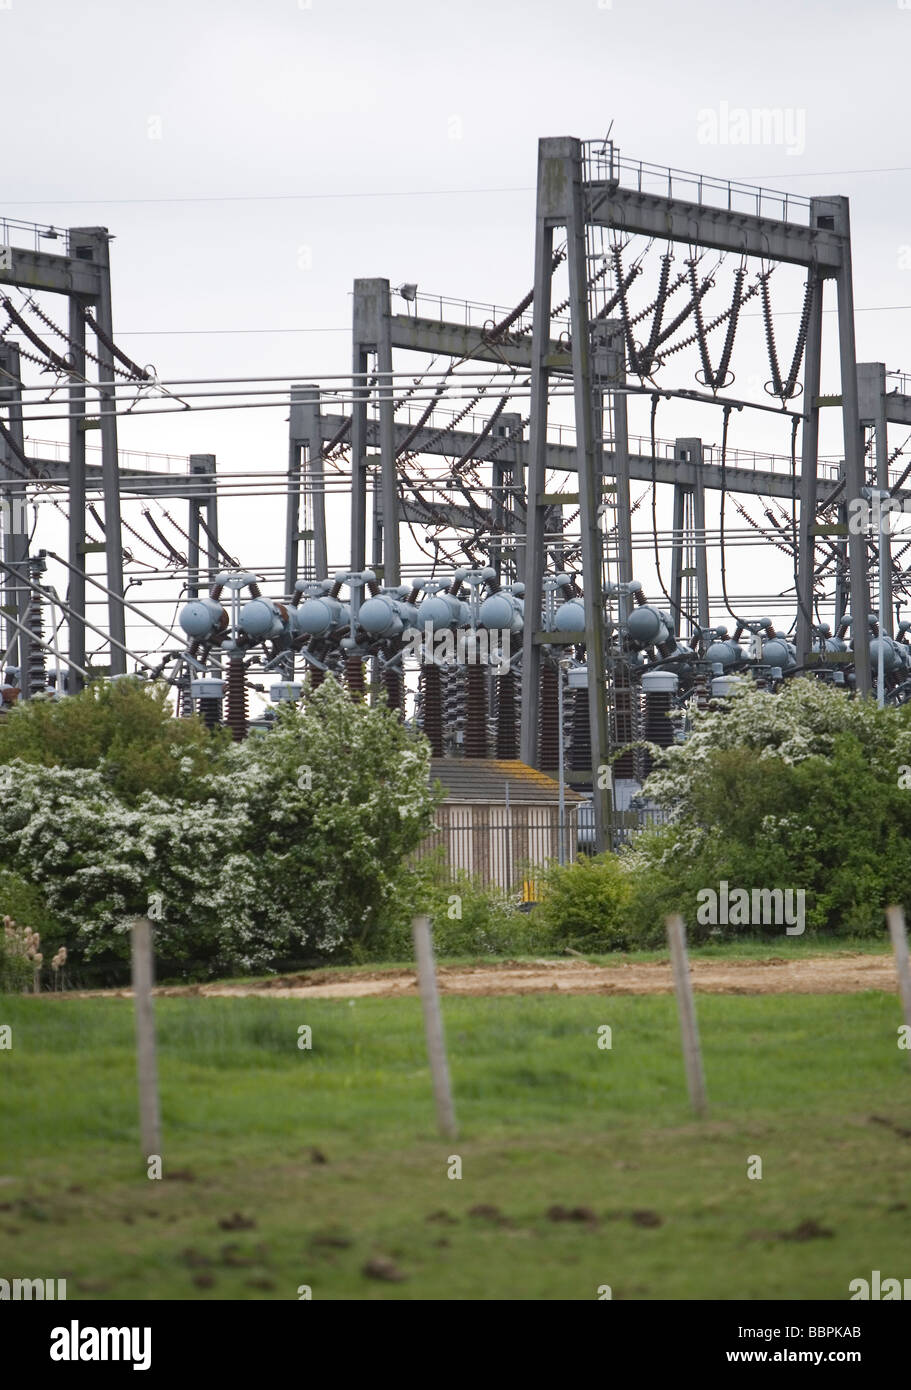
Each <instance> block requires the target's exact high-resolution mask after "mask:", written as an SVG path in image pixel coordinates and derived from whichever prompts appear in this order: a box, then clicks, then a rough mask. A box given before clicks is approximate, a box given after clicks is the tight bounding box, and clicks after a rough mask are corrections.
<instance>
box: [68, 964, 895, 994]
mask: <svg viewBox="0 0 911 1390" xmlns="http://www.w3.org/2000/svg"><path fill="white" fill-rule="evenodd" d="M691 973H692V977H693V984H694V986H695V988H696V989H697V990H698V991H700V992H701V993H703V994H854V993H856V992H857V991H859V990H865V989H880V990H886V991H888V992H890V993H894V992H895V991H896V989H897V981H896V974H895V964H894V961H893V959H892V956H891V955H866V954H864V953H862V952H843V953H840V954H838V955H831V956H808V957H804V958H802V959H796V960H787V959H786V958H785V957H784V956H768V957H767V958H765V959H761V960H720V959H719V960H695V961H693V962H692V963H691ZM439 980H440V990H441V992H442V993H443V994H461V995H481V996H484V995H503V994H541V993H553V992H554V991H557V992H559V993H563V994H669V993H671V991H672V989H673V984H672V981H671V969H670V963H669V962H668V961H667V960H660V961H653V962H649V963H647V964H643V963H642V962H635V963H624V962H623V961H618V962H617V964H615V965H613V964H612V965H589V964H588V963H587V962H586V961H583V960H569V961H567V960H537V961H524V962H519V961H509V962H506V963H505V964H497V965H472V966H443V967H441V969H440V971H439ZM97 993H103V994H107V995H114V996H122V997H126V996H127V995H129V993H130V991H129V990H104V991H97ZM416 993H417V980H416V977H415V975H414V973H413V971H410V970H373V971H352V972H351V973H350V974H347V975H346V974H344V973H336V972H332V973H331V974H330V973H329V972H325V971H314V972H313V973H311V974H304V975H293V976H279V977H277V978H276V979H275V980H269V981H266V982H258V983H256V984H249V985H247V984H242V983H241V984H237V985H187V986H180V987H177V986H175V987H171V988H168V987H165V988H162V989H158V990H156V994H159V995H219V996H227V997H232V996H233V997H235V998H238V997H244V996H247V995H261V996H270V997H272V998H274V999H302V998H307V999H363V998H367V997H374V998H384V999H395V998H401V997H402V996H403V995H414V994H416ZM60 997H69V998H73V995H72V994H70V995H68V996H60Z"/></svg>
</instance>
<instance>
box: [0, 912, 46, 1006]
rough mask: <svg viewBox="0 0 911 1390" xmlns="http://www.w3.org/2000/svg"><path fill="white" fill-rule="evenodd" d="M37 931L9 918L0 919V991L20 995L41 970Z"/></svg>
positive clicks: (41, 957)
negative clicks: (0, 920)
mask: <svg viewBox="0 0 911 1390" xmlns="http://www.w3.org/2000/svg"><path fill="white" fill-rule="evenodd" d="M40 944H41V943H40V940H39V937H38V933H37V932H33V931H31V930H30V929H29V928H28V927H20V926H18V925H17V923H16V922H14V921H13V919H12V917H4V918H3V921H2V922H0V994H20V993H21V992H22V991H23V990H24V989H27V988H28V986H29V985H30V984H31V982H32V978H33V976H34V973H35V971H36V970H40V968H41V963H42V960H43V956H42V955H41V952H40V951H39V950H38V947H39V945H40Z"/></svg>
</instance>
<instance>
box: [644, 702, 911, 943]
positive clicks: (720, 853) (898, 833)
mask: <svg viewBox="0 0 911 1390" xmlns="http://www.w3.org/2000/svg"><path fill="white" fill-rule="evenodd" d="M658 763H659V766H658V768H657V769H656V771H655V772H654V773H653V774H652V776H651V777H650V778H649V780H648V782H647V783H646V786H645V794H646V795H648V796H650V797H651V798H652V799H653V800H654V801H656V802H657V803H658V804H659V805H664V806H666V807H667V808H668V809H670V810H672V811H673V814H674V820H673V822H672V823H671V824H669V825H665V826H662V827H660V828H659V829H657V830H654V831H650V832H647V833H644V834H642V835H640V836H639V837H638V838H637V840H636V842H635V846H634V848H633V849H632V850H631V851H630V852H628V853H627V854H626V855H625V856H624V862H625V867H626V869H627V871H628V873H629V876H630V882H631V886H632V889H633V896H632V902H631V917H630V925H631V930H632V932H633V935H634V936H635V938H636V939H637V940H640V941H642V942H643V943H647V942H651V941H656V942H657V941H660V940H663V935H664V915H665V913H667V912H674V911H679V912H681V913H682V914H683V916H684V918H685V920H686V922H687V928H688V933H689V935H690V937H691V939H693V940H700V939H705V938H706V937H708V936H709V935H712V936H715V937H722V936H729V937H730V936H736V935H738V934H744V933H749V932H753V933H755V932H756V931H757V926H756V925H753V926H751V927H739V926H734V925H729V926H725V925H723V924H720V923H719V924H714V925H713V924H700V923H699V922H698V920H697V916H696V912H697V894H698V893H699V892H700V891H701V890H703V889H705V888H713V889H715V890H717V889H718V887H719V885H720V883H721V882H722V881H726V882H727V883H728V884H729V885H730V888H731V889H733V888H734V887H735V886H736V887H743V888H746V889H748V890H752V889H756V888H768V889H774V888H781V889H788V888H790V889H793V890H801V889H802V890H803V891H804V893H805V895H806V897H805V903H806V926H807V928H808V929H809V930H810V931H819V932H826V933H830V934H834V935H839V934H852V935H865V934H871V935H872V934H876V933H879V932H880V931H881V930H882V914H883V909H884V907H885V906H887V904H888V903H889V902H890V901H901V900H902V898H903V897H904V894H905V891H906V885H907V883H908V881H909V873H911V794H909V790H907V789H906V788H905V787H904V786H902V785H901V782H902V780H904V779H903V777H902V768H903V767H905V768H906V769H907V768H908V765H909V764H911V707H909V706H903V707H900V708H886V709H883V710H879V709H877V707H876V705H875V704H874V703H873V702H872V701H870V700H858V699H852V698H851V697H850V696H848V695H847V694H845V693H843V692H840V691H835V690H832V689H831V688H829V687H827V686H824V685H822V684H820V683H818V682H815V681H809V680H795V681H792V682H789V683H788V684H787V685H786V686H785V687H784V689H783V690H782V691H781V692H780V693H779V694H777V695H773V694H771V693H769V692H767V691H760V690H756V689H755V688H752V689H750V688H748V689H747V690H745V691H744V692H742V693H738V694H737V695H735V696H733V697H732V698H731V699H730V701H729V702H728V705H727V707H726V708H712V709H709V710H707V711H704V712H702V713H698V712H697V713H695V714H694V716H693V732H692V734H691V736H690V737H689V739H688V740H687V741H686V742H685V743H683V744H680V745H676V746H673V747H671V748H669V749H667V750H663V751H661V752H660V753H659V754H658ZM771 929H772V930H777V931H778V932H779V933H783V932H784V927H783V926H779V927H777V928H771ZM766 930H769V928H766Z"/></svg>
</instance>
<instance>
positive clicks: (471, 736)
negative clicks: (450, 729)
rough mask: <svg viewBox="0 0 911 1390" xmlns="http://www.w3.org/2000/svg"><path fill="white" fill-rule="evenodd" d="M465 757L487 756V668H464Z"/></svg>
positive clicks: (474, 666) (475, 666)
mask: <svg viewBox="0 0 911 1390" xmlns="http://www.w3.org/2000/svg"><path fill="white" fill-rule="evenodd" d="M466 676H467V691H466V700H465V757H466V758H486V757H487V668H486V667H485V666H480V665H471V666H468V667H467V668H466Z"/></svg>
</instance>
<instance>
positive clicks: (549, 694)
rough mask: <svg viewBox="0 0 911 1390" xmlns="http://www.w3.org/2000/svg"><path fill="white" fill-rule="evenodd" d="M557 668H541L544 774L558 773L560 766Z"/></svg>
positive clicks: (541, 738) (541, 740)
mask: <svg viewBox="0 0 911 1390" xmlns="http://www.w3.org/2000/svg"><path fill="white" fill-rule="evenodd" d="M557 682H558V672H557V668H556V666H550V665H545V666H542V667H541V710H540V720H541V723H540V731H539V734H538V752H539V757H540V761H541V771H542V772H556V771H557V769H558V768H559V766H560V739H561V737H562V734H563V731H562V729H560V727H559V719H560V700H559V691H558V685H557Z"/></svg>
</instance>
